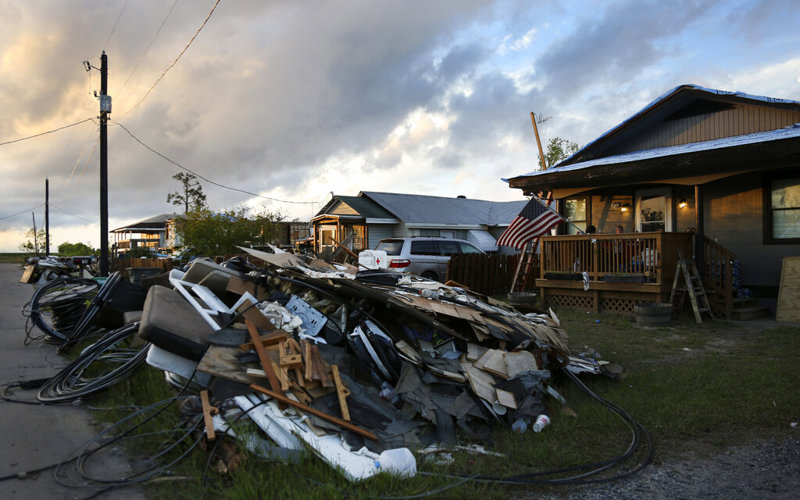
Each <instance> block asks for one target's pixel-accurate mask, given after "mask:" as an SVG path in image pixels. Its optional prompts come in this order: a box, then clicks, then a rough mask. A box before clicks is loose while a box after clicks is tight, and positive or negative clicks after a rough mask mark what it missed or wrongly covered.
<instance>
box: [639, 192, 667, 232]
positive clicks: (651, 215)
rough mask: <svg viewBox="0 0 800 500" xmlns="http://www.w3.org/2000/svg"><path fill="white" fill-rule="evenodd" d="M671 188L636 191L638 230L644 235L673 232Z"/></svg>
mask: <svg viewBox="0 0 800 500" xmlns="http://www.w3.org/2000/svg"><path fill="white" fill-rule="evenodd" d="M671 206H672V192H671V190H670V188H652V189H641V190H637V191H636V213H635V216H636V230H637V231H639V232H642V233H647V232H652V231H672V217H671V215H672V214H671V210H670V207H671Z"/></svg>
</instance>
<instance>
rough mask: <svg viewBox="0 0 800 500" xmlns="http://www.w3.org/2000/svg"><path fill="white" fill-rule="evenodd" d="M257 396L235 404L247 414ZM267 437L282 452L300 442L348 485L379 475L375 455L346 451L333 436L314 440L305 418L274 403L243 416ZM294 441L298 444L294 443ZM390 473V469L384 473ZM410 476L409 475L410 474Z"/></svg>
mask: <svg viewBox="0 0 800 500" xmlns="http://www.w3.org/2000/svg"><path fill="white" fill-rule="evenodd" d="M260 398H261V396H260V395H250V396H236V398H235V401H236V404H238V405H239V407H240V408H242V409H243V410H245V411H247V410H249V409H250V408H253V407H254V406H255V405H256V404H258V403H259V402H260V401H261V399H260ZM247 414H248V415H250V417H251V418H252V420H253V422H255V423H256V425H258V426H259V427H260V428H261V429H263V430H264V432H266V433H267V435H268V436H269V437H270V438H272V439H273V440H274V441H275V442H276V443H278V445H280V446H283V447H284V448H292V449H297V448H294V446H297V447H302V444H301V443H300V441H303V442H304V443H305V444H306V445H307V446H308V447H310V448H311V450H312V451H313V452H314V454H315V455H317V456H318V457H320V458H321V459H322V460H324V461H325V462H326V463H328V464H329V465H331V466H332V467H334V468H336V469H337V470H338V471H340V472H341V473H342V474H343V475H344V476H345V477H346V478H347V479H348V480H350V481H361V480H363V479H367V478H370V477H372V476H374V475H375V474H378V473H380V472H382V469H381V467H380V466H379V465H376V455H375V454H374V453H371V452H369V450H366V449H365V448H362V449H361V450H358V451H356V452H353V451H350V449H349V447H348V446H347V444H346V443H345V442H344V441H343V440H342V438H341V437H339V436H338V435H336V434H325V435H323V436H317V435H316V434H315V433H314V432H313V431H312V430H311V429H310V428H309V427H308V426H307V425H306V424H305V423H304V422H303V420H304V419H305V418H306V417H299V416H297V414H296V413H295V414H293V415H292V416H287V415H284V414H283V413H282V412H281V410H280V409H279V408H278V404H277V403H276V402H275V401H272V400H270V401H267V402H266V403H264V404H262V405H260V406H258V407H256V408H254V409H252V411H249V412H248V413H247ZM298 439H299V440H300V441H298ZM386 470H387V472H388V471H392V470H391V469H386ZM412 475H413V474H412Z"/></svg>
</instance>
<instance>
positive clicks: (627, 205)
mask: <svg viewBox="0 0 800 500" xmlns="http://www.w3.org/2000/svg"><path fill="white" fill-rule="evenodd" d="M629 208H631V204H630V203H623V204H622V205H620V207H619V211H620V212H627V211H628V209H629Z"/></svg>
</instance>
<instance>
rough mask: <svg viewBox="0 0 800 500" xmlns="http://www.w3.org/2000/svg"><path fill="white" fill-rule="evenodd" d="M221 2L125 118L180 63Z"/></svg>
mask: <svg viewBox="0 0 800 500" xmlns="http://www.w3.org/2000/svg"><path fill="white" fill-rule="evenodd" d="M219 2H220V0H217V1H216V2H215V3H214V6H213V7H211V11H210V12H209V13H208V16H206V18H205V20H204V21H203V24H201V25H200V27H199V28H197V31H196V32H195V34H194V36H192V38H191V40H189V43H187V44H186V46H185V47H184V48H183V50H181V52H180V53H179V54H178V56H177V57H176V58H175V60H174V61H172V64H170V65H169V66H167V69H165V70H164V72H163V73H161V76H159V77H158V78H156V81H155V82H153V85H152V86H151V87H150V88H149V89H148V90H147V92H145V93H144V95H143V96H142V98H141V99H140V100H139V102H137V103H136V104H135V105H134V106H133V107H132V108H131V109H129V110H128V111H126V112H125V114H124V115H122V117H123V118H125V117H126V116H128V115H129V114H131V113H132V112H133V111H134V110H135V109H136V108H138V107H139V105H140V104H142V103H143V102H144V100H145V99H147V96H149V95H150V92H152V91H153V89H154V88H156V85H158V83H159V82H160V81H161V80H162V79H163V78H164V77H165V76H166V75H167V72H168V71H169V70H171V69H172V67H173V66H175V65H176V64H177V63H178V61H179V60H180V58H181V56H183V54H184V53H185V52H186V51H187V50H188V49H189V46H191V45H192V42H194V39H195V38H197V35H199V34H200V32H201V31H202V30H203V28H204V27H205V26H206V23H208V20H209V19H211V15H212V14H214V11H215V10H216V8H217V5H219Z"/></svg>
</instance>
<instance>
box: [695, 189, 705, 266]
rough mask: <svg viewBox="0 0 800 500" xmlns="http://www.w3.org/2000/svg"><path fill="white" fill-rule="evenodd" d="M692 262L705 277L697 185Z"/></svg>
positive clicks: (701, 207) (699, 198)
mask: <svg viewBox="0 0 800 500" xmlns="http://www.w3.org/2000/svg"><path fill="white" fill-rule="evenodd" d="M694 227H695V229H696V231H695V235H694V261H695V264H696V265H697V272H698V273H699V274H700V276H701V277H702V276H705V255H704V253H705V252H704V249H705V241H704V240H705V230H704V229H703V192H702V189H701V188H700V185H699V184H695V186H694Z"/></svg>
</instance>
